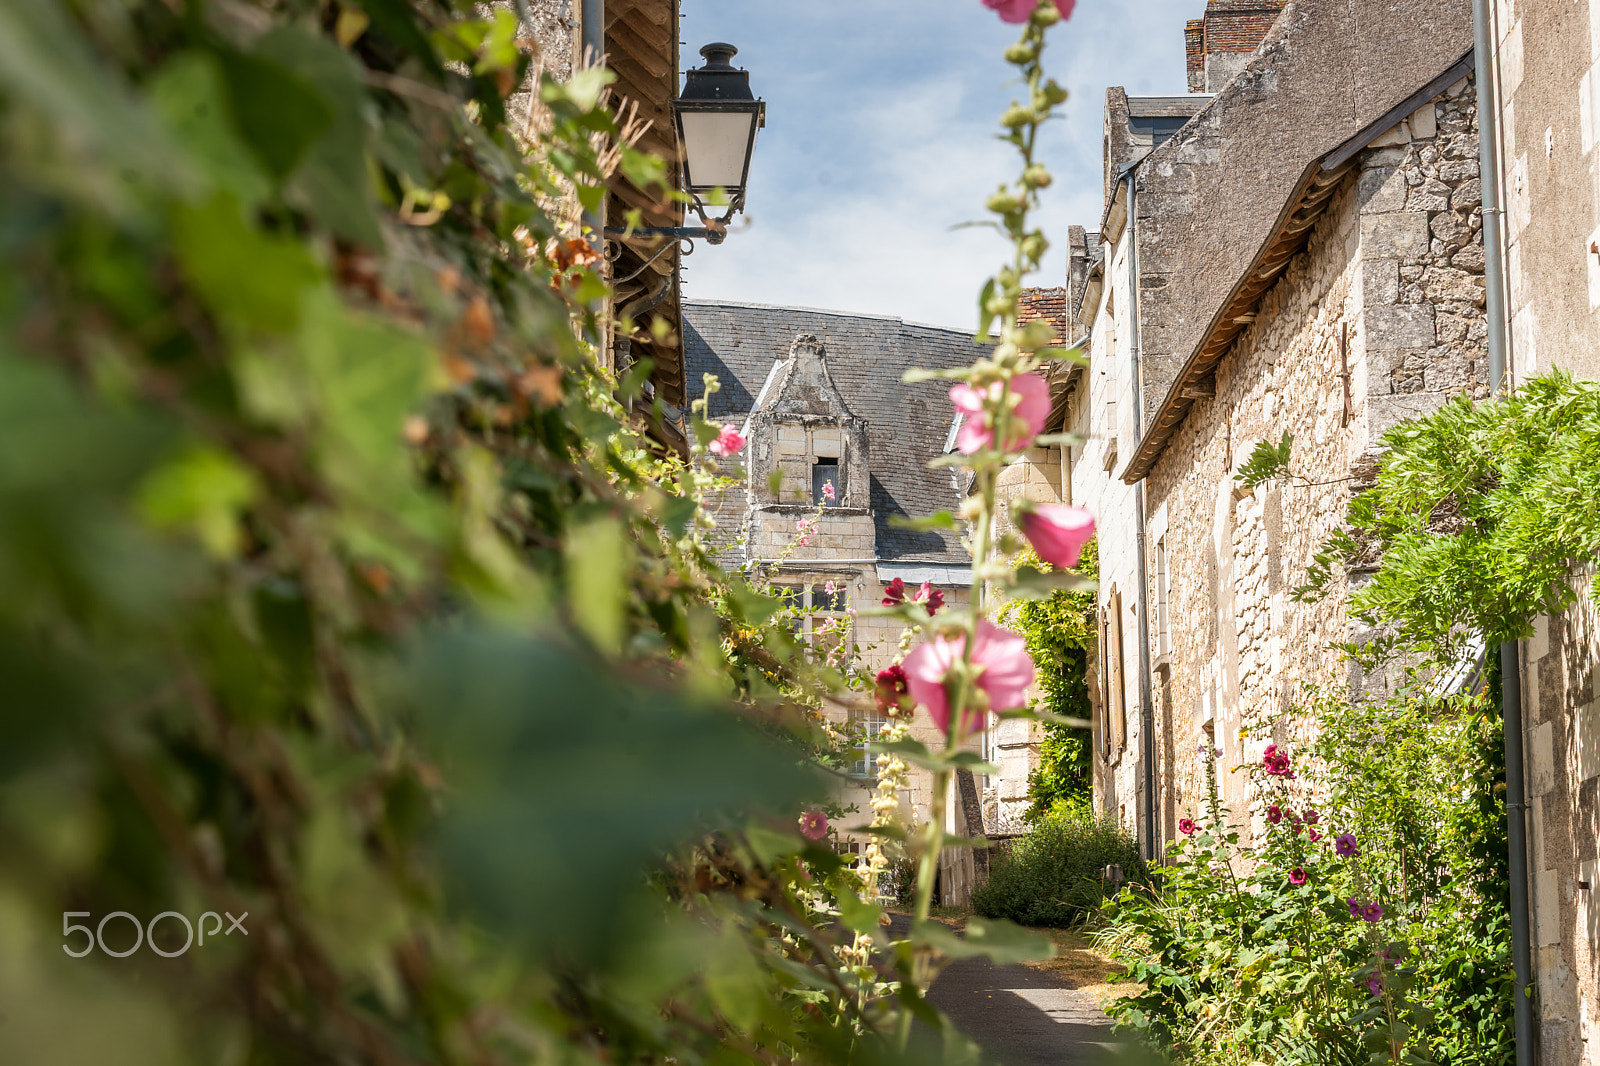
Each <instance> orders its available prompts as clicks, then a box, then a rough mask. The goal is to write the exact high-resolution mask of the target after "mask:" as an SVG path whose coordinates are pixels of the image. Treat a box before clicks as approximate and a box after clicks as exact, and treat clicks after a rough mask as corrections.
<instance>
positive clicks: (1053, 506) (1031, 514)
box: [1022, 503, 1094, 570]
mask: <svg viewBox="0 0 1600 1066" xmlns="http://www.w3.org/2000/svg"><path fill="white" fill-rule="evenodd" d="M1022 532H1023V533H1024V534H1026V536H1027V538H1028V543H1029V544H1032V545H1033V550H1034V551H1036V552H1038V553H1039V558H1041V559H1043V560H1044V561H1045V562H1047V563H1049V564H1050V565H1051V566H1059V567H1061V568H1062V569H1064V570H1070V569H1071V568H1072V567H1074V566H1077V565H1078V556H1079V555H1081V554H1082V553H1083V546H1084V545H1085V544H1087V543H1089V539H1090V538H1091V537H1093V536H1094V515H1092V514H1090V513H1089V512H1088V511H1086V510H1084V509H1083V508H1082V507H1069V506H1067V505H1066V504H1062V503H1044V504H1036V505H1035V506H1034V507H1033V508H1032V509H1031V510H1029V511H1027V512H1026V513H1024V514H1023V516H1022Z"/></svg>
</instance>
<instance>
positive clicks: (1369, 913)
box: [1361, 900, 1383, 922]
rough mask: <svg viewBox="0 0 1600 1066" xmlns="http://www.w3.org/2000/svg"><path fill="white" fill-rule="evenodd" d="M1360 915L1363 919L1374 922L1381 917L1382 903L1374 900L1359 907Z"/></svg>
mask: <svg viewBox="0 0 1600 1066" xmlns="http://www.w3.org/2000/svg"><path fill="white" fill-rule="evenodd" d="M1361 917H1362V919H1363V920H1365V921H1369V922H1376V921H1379V920H1381V919H1382V918H1383V904H1381V903H1379V902H1377V901H1376V900H1374V901H1373V902H1371V903H1369V904H1367V905H1366V906H1365V907H1362V908H1361Z"/></svg>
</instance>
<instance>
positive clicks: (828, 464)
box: [811, 456, 844, 507]
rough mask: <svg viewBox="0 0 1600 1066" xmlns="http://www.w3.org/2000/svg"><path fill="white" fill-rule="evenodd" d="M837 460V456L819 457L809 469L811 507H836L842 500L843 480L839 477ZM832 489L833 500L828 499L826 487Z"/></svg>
mask: <svg viewBox="0 0 1600 1066" xmlns="http://www.w3.org/2000/svg"><path fill="white" fill-rule="evenodd" d="M840 473H841V471H840V469H839V459H838V457H837V456H834V457H828V456H822V457H819V458H818V459H817V461H816V463H814V464H813V465H812V467H811V505H812V506H813V507H829V506H832V507H837V506H839V503H840V501H841V500H843V499H844V480H843V479H842V478H841V477H840V476H839V475H840ZM829 486H831V487H832V489H833V494H832V495H833V498H832V499H829V498H828V496H829V494H828V492H827V491H826V487H829Z"/></svg>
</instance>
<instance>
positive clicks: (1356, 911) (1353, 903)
mask: <svg viewBox="0 0 1600 1066" xmlns="http://www.w3.org/2000/svg"><path fill="white" fill-rule="evenodd" d="M1345 902H1346V903H1348V904H1349V905H1350V917H1352V918H1359V917H1361V901H1360V900H1359V899H1356V898H1355V897H1354V896H1351V897H1350V898H1349V899H1347V900H1345Z"/></svg>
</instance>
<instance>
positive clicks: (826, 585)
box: [822, 581, 834, 596]
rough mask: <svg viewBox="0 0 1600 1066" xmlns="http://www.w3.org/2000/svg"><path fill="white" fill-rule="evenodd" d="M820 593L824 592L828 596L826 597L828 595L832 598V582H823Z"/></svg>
mask: <svg viewBox="0 0 1600 1066" xmlns="http://www.w3.org/2000/svg"><path fill="white" fill-rule="evenodd" d="M822 591H823V592H826V593H827V594H828V595H830V596H832V595H833V593H834V585H833V582H832V581H828V582H825V583H824V584H823V586H822Z"/></svg>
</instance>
